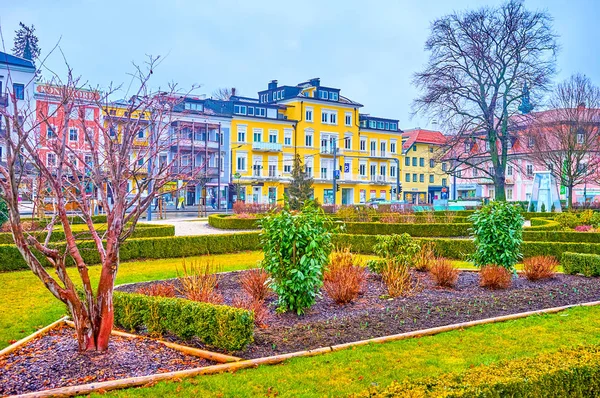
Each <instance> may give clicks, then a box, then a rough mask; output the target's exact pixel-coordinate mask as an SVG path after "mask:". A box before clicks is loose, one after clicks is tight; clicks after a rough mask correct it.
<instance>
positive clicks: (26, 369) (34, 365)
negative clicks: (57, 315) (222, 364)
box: [0, 326, 214, 396]
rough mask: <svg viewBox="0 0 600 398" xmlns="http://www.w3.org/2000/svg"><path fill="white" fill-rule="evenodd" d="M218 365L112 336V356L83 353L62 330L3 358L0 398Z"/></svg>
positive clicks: (71, 334)
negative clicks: (1, 397)
mask: <svg viewBox="0 0 600 398" xmlns="http://www.w3.org/2000/svg"><path fill="white" fill-rule="evenodd" d="M213 364H214V363H213V362H211V361H207V360H205V359H202V358H198V357H194V356H191V355H187V354H183V353H181V352H179V351H176V350H174V349H172V348H168V347H165V346H164V345H162V344H160V343H158V342H156V341H154V340H151V339H147V338H135V339H134V338H125V337H120V336H112V337H111V341H110V345H109V350H108V351H107V352H103V353H98V352H79V350H78V346H77V340H76V337H75V331H74V330H73V329H72V328H70V327H67V326H63V327H60V328H57V329H53V330H51V331H50V332H48V333H47V334H45V335H43V336H41V337H38V338H37V339H35V340H33V341H31V342H29V343H27V344H25V345H24V346H22V347H21V348H19V349H17V350H16V351H13V352H12V353H10V354H8V355H5V356H2V357H0V396H4V395H14V394H24V393H27V392H34V391H40V390H48V389H52V388H59V387H66V386H73V385H78V384H87V383H93V382H101V381H108V380H115V379H122V378H126V377H135V376H146V375H150V374H154V373H166V372H172V371H177V370H184V369H192V368H197V367H202V366H209V365H213Z"/></svg>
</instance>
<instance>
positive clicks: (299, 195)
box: [288, 154, 313, 210]
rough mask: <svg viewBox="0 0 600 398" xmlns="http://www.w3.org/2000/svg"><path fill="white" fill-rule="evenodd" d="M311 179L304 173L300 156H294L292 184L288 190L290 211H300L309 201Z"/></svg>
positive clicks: (311, 191)
mask: <svg viewBox="0 0 600 398" xmlns="http://www.w3.org/2000/svg"><path fill="white" fill-rule="evenodd" d="M312 185H313V179H312V177H311V176H309V175H308V173H307V172H306V170H305V168H304V165H303V164H302V160H300V155H298V154H296V158H295V159H294V168H293V169H292V182H291V183H290V187H289V190H288V195H289V196H288V203H289V207H290V209H292V210H300V209H301V208H302V206H304V203H305V202H306V201H308V200H310V199H311V197H312V194H313V190H312Z"/></svg>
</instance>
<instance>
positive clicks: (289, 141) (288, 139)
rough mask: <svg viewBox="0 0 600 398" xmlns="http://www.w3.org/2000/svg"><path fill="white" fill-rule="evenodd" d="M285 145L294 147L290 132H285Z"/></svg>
mask: <svg viewBox="0 0 600 398" xmlns="http://www.w3.org/2000/svg"><path fill="white" fill-rule="evenodd" d="M283 145H285V146H292V132H291V131H289V130H284V131H283Z"/></svg>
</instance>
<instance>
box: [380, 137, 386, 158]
mask: <svg viewBox="0 0 600 398" xmlns="http://www.w3.org/2000/svg"><path fill="white" fill-rule="evenodd" d="M386 148H387V143H386V142H385V141H382V142H380V143H379V149H380V151H381V155H380V156H385V151H386Z"/></svg>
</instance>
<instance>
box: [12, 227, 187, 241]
mask: <svg viewBox="0 0 600 398" xmlns="http://www.w3.org/2000/svg"><path fill="white" fill-rule="evenodd" d="M97 227H98V228H99V230H98V233H100V234H101V235H102V234H103V233H104V232H105V230H106V225H104V228H102V226H101V225H100V226H97ZM73 233H74V234H75V237H76V238H77V239H78V240H88V239H91V238H92V235H91V234H90V231H89V230H88V228H87V226H86V225H81V224H76V225H74V226H73ZM31 234H32V235H33V236H36V237H38V239H41V240H42V241H43V240H44V239H45V236H46V231H36V232H32V233H31ZM163 236H175V227H174V226H173V225H152V224H138V225H137V226H136V228H135V231H133V234H132V235H131V237H132V238H158V237H163ZM64 240H65V233H64V231H62V229H61V230H55V231H53V232H52V235H51V236H50V242H62V241H64ZM8 244H14V240H13V236H12V232H0V245H8Z"/></svg>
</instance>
